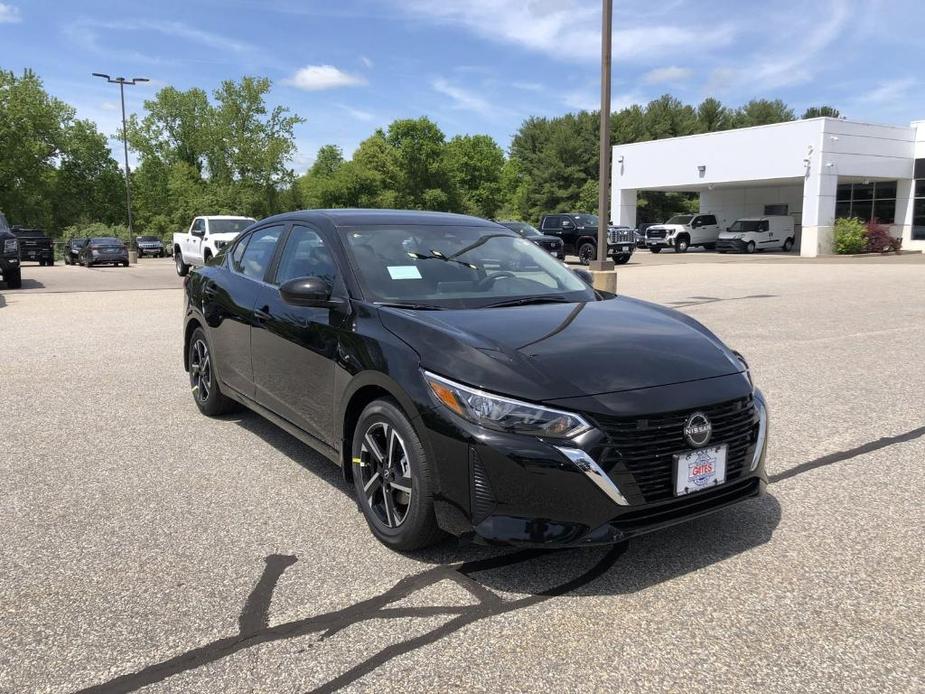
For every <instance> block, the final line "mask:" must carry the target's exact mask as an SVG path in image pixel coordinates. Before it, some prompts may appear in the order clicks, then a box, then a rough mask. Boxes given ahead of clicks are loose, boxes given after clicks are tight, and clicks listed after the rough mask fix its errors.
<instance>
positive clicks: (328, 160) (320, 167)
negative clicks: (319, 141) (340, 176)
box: [308, 145, 344, 176]
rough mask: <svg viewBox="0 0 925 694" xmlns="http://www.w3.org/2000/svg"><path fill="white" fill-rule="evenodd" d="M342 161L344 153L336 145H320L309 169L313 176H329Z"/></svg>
mask: <svg viewBox="0 0 925 694" xmlns="http://www.w3.org/2000/svg"><path fill="white" fill-rule="evenodd" d="M343 163H344V153H343V151H342V150H341V148H340V147H338V146H337V145H322V146H321V147H320V148H319V149H318V154H317V155H316V156H315V163H314V164H312V168H311V169H309V171H308V172H309V173H310V174H311V175H313V176H330V175H332V174H333V173H334V172H335V171H337V169H338V168H340V166H341V164H343Z"/></svg>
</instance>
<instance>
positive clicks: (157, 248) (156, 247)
mask: <svg viewBox="0 0 925 694" xmlns="http://www.w3.org/2000/svg"><path fill="white" fill-rule="evenodd" d="M135 247H136V248H137V249H138V257H139V258H143V257H145V256H146V255H150V256H152V257H154V258H163V257H164V256H165V255H167V252H166V251H165V250H164V242H163V241H161V240H160V239H159V238H158V237H157V236H136V237H135Z"/></svg>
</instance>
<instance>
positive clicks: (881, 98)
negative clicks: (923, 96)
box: [859, 77, 916, 105]
mask: <svg viewBox="0 0 925 694" xmlns="http://www.w3.org/2000/svg"><path fill="white" fill-rule="evenodd" d="M915 85H916V80H915V79H914V78H912V77H904V78H901V79H895V80H887V81H886V82H881V83H880V85H879V86H877V87H876V88H875V89H872V90H871V91H869V92H868V93H867V94H862V95H861V96H860V99H859V100H860V101H863V102H865V103H871V104H880V105H890V104H894V103H896V102H897V101H901V100H904V99H905V98H906V97H907V95H908V93H909V91H910V90H911V89H912V88H913V87H914V86H915Z"/></svg>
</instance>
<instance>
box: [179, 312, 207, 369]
mask: <svg viewBox="0 0 925 694" xmlns="http://www.w3.org/2000/svg"><path fill="white" fill-rule="evenodd" d="M196 328H202V329H203V331H204V330H205V328H204V327H203V325H202V323H200V322H199V319H198V318H196V317H193V318H190V319H189V320H188V321H187V322H186V327H185V328H184V330H183V368H184V370H186V371H189V343H190V340H191V339H192V337H193V333H194V332H195V331H196Z"/></svg>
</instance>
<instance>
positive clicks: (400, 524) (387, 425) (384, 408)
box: [351, 399, 443, 551]
mask: <svg viewBox="0 0 925 694" xmlns="http://www.w3.org/2000/svg"><path fill="white" fill-rule="evenodd" d="M351 454H352V456H351V460H359V461H361V462H359V463H352V465H353V466H354V467H353V484H354V488H355V490H356V494H357V502H358V503H359V506H360V509H361V510H362V511H363V515H364V516H365V518H366V522H367V524H369V529H370V530H371V531H372V533H373V535H375V536H376V538H377V539H378V540H379V541H380V542H382V543H383V544H384V545H386V546H387V547H390V548H391V549H395V550H399V551H409V550H415V549H421V548H422V547H427V546H429V545H433V544H435V543H437V542H439V541H440V540H441V538H442V537H443V531H442V530H440V527H439V526H438V525H437V518H436V515H435V514H434V502H433V483H432V479H433V475H432V472H431V464H430V461H429V460H428V459H427V455H426V454H425V452H424V447H423V446H422V445H421V440H420V438H418V435H417V432H415V430H414V427H412V426H411V423H410V422H409V421H408V418H407V417H405V414H404V413H403V412H402V411H401V409H400V408H399V407H398V406H397V405H396V403H395V402H394V401H392V400H385V399H383V400H374V401H373V402H371V403H370V404H369V405H367V406H366V408H365V409H364V410H363V412H362V414H360V419H359V421H358V422H357V426H356V429H355V430H354V434H353V445H352V448H351Z"/></svg>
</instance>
